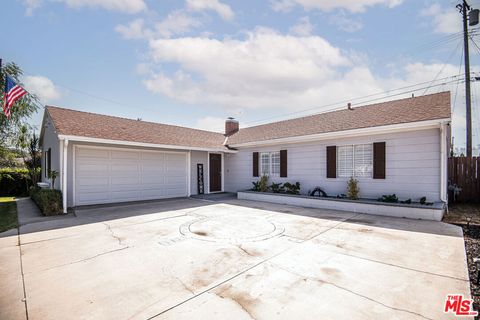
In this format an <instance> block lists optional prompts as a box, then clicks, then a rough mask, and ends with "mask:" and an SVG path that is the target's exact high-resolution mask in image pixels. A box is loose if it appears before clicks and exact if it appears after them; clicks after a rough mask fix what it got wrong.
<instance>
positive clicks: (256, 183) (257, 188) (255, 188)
mask: <svg viewBox="0 0 480 320" xmlns="http://www.w3.org/2000/svg"><path fill="white" fill-rule="evenodd" d="M252 184H253V188H252V189H250V190H252V191H260V181H253V182H252Z"/></svg>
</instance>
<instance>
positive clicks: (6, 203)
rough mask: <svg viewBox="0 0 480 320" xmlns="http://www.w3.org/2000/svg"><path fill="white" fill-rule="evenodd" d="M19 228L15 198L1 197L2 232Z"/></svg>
mask: <svg viewBox="0 0 480 320" xmlns="http://www.w3.org/2000/svg"><path fill="white" fill-rule="evenodd" d="M16 227H17V203H16V202H15V198H13V197H0V232H3V231H7V230H9V229H13V228H16Z"/></svg>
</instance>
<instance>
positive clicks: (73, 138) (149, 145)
mask: <svg viewBox="0 0 480 320" xmlns="http://www.w3.org/2000/svg"><path fill="white" fill-rule="evenodd" d="M58 138H59V139H61V140H65V139H68V140H70V141H77V142H89V143H105V144H114V145H122V146H135V147H146V148H162V149H172V150H191V151H211V152H226V153H237V151H236V150H227V149H215V148H198V147H189V146H175V145H168V144H156V143H145V142H134V141H122V140H110V139H101V138H90V137H82V136H69V135H61V134H60V135H58Z"/></svg>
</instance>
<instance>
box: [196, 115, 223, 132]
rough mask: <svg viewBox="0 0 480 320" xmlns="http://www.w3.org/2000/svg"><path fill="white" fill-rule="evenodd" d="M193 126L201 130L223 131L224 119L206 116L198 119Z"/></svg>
mask: <svg viewBox="0 0 480 320" xmlns="http://www.w3.org/2000/svg"><path fill="white" fill-rule="evenodd" d="M195 127H196V128H197V129H201V130H207V131H215V132H221V133H223V132H224V130H225V119H223V118H219V117H212V116H206V117H203V118H200V119H198V120H197V123H196V125H195Z"/></svg>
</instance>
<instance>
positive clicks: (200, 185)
mask: <svg viewBox="0 0 480 320" xmlns="http://www.w3.org/2000/svg"><path fill="white" fill-rule="evenodd" d="M450 121H451V111H450V93H449V92H441V93H436V94H430V95H425V96H419V97H411V98H406V99H400V100H395V101H388V102H382V103H377V104H372V105H367V106H361V107H355V108H352V107H350V104H349V105H348V106H346V107H345V109H342V110H337V111H331V112H326V113H320V114H315V115H310V116H305V117H301V118H296V119H290V120H285V121H279V122H273V123H268V124H263V125H259V126H254V127H248V128H239V123H238V122H237V121H236V120H234V119H231V118H229V119H227V120H226V122H225V132H224V133H216V132H209V131H204V130H197V129H192V128H186V127H180V126H174V125H167V124H160V123H152V122H147V121H141V120H131V119H125V118H119V117H113V116H108V115H101V114H95V113H88V112H81V111H75V110H70V109H64V108H58V107H53V106H47V107H46V108H45V114H44V117H43V124H42V130H41V137H40V139H41V148H42V150H43V155H44V157H43V161H42V172H43V173H42V181H43V182H49V183H50V182H51V181H50V179H49V178H48V174H47V173H48V172H49V170H55V171H57V172H58V176H57V180H56V182H55V186H54V187H55V188H57V189H60V190H62V191H63V201H64V208H67V207H76V206H82V205H90V204H103V203H115V202H123V201H137V200H148V199H162V198H171V197H185V196H190V195H195V194H197V193H199V192H200V193H202V192H204V193H213V192H222V191H227V192H237V191H239V190H246V189H249V188H251V187H252V182H253V181H257V180H258V179H259V177H261V176H262V175H268V176H269V178H270V181H271V182H286V181H288V182H292V183H294V182H297V181H298V182H300V184H301V192H302V193H303V194H306V193H307V192H308V190H312V189H313V188H315V187H316V186H321V187H322V188H323V189H324V190H325V191H326V192H327V193H328V194H329V195H337V194H342V193H345V192H346V186H347V181H348V179H349V178H350V177H352V176H353V177H355V178H356V179H358V181H359V186H360V196H361V197H362V198H374V199H375V198H378V197H380V196H381V195H383V194H393V193H395V194H396V195H397V196H398V197H399V198H400V199H407V198H411V199H413V200H418V199H419V198H421V197H426V198H427V199H428V201H443V202H446V201H447V155H448V150H449V141H450Z"/></svg>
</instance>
